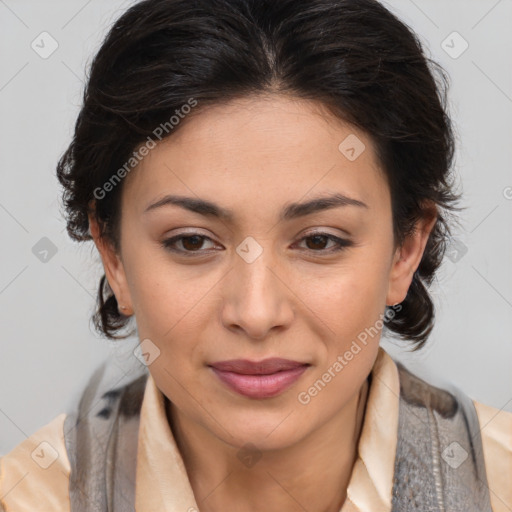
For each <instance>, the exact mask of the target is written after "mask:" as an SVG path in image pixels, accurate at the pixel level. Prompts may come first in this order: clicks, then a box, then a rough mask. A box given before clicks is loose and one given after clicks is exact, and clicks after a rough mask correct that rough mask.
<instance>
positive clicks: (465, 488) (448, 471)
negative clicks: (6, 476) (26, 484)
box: [64, 362, 492, 512]
mask: <svg viewBox="0 0 512 512" xmlns="http://www.w3.org/2000/svg"><path fill="white" fill-rule="evenodd" d="M397 366H398V371H399V377H400V400H399V418H398V440H397V448H396V454H395V470H394V482H393V493H392V512H413V511H417V512H420V511H421V512H455V511H460V512H492V509H491V505H490V498H489V491H488V488H487V477H486V471H485V464H484V458H483V451H482V441H481V436H480V428H479V423H478V418H477V415H476V410H475V408H474V405H473V402H472V400H471V399H470V398H469V397H468V396H466V395H465V394H464V393H462V392H461V391H459V390H458V389H457V388H455V387H451V388H450V391H447V390H444V389H440V388H436V387H434V386H432V385H431V384H428V383H427V382H425V381H424V380H422V379H420V378H418V377H417V376H415V375H414V374H412V373H411V372H409V371H408V370H407V369H406V368H405V367H404V366H402V365H401V364H400V363H397ZM139 370H140V371H139ZM139 370H137V372H136V374H133V373H132V374H131V377H130V378H129V380H128V381H127V382H124V383H120V382H121V380H122V377H121V379H120V376H122V374H121V373H119V370H116V368H115V365H112V364H107V362H105V363H104V364H103V365H102V366H100V367H99V368H98V369H97V370H96V372H95V373H94V374H93V376H92V377H91V379H90V381H89V383H88V384H87V386H86V387H85V390H84V392H83V394H82V397H81V399H80V401H79V404H78V407H77V408H76V410H75V411H73V412H72V413H70V414H68V415H67V417H66V420H65V423H64V438H65V443H66V450H67V453H68V457H69V461H70V464H71V474H70V480H69V494H70V501H71V512H86V511H87V512H91V511H94V512H107V511H108V512H133V511H134V510H135V470H136V463H137V440H138V427H139V419H140V409H141V404H142V399H143V395H144V390H145V386H146V382H147V377H148V375H149V373H148V370H147V368H146V367H145V366H143V365H142V364H141V365H140V369H139ZM169 484H170V485H172V482H170V483H169ZM138 512H153V511H138ZM375 512H381V511H375Z"/></svg>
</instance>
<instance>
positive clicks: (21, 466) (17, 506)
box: [0, 413, 70, 512]
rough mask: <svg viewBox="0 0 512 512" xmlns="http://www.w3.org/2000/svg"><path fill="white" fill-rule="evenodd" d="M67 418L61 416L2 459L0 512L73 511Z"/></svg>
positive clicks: (0, 469)
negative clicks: (70, 496) (66, 437)
mask: <svg viewBox="0 0 512 512" xmlns="http://www.w3.org/2000/svg"><path fill="white" fill-rule="evenodd" d="M66 416H67V415H66V413H62V414H59V415H58V416H57V417H55V418H54V419H53V420H52V421H50V422H49V423H48V424H46V425H45V426H43V427H41V428H40V429H39V430H37V431H36V432H35V433H34V434H32V435H31V436H30V437H28V438H27V439H25V440H24V441H23V442H21V443H20V444H19V445H17V446H16V447H14V448H13V449H12V450H11V451H10V452H9V453H7V454H6V455H4V456H2V457H1V458H0V510H3V511H5V512H11V511H12V512H14V511H16V512H25V511H26V512H28V511H32V510H52V511H54V512H61V511H66V512H67V511H69V510H70V504H69V494H68V484H69V474H70V464H69V459H68V455H67V452H66V445H65V441H64V421H65V419H66Z"/></svg>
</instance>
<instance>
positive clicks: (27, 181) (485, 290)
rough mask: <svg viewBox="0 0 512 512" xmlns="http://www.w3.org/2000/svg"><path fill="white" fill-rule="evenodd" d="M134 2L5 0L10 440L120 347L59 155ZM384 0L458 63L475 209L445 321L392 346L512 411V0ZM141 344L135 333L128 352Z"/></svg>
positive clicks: (3, 221)
mask: <svg viewBox="0 0 512 512" xmlns="http://www.w3.org/2000/svg"><path fill="white" fill-rule="evenodd" d="M131 3H132V2H126V1H125V2H121V1H109V2H99V1H93V2H91V1H85V0H79V1H76V0H73V1H70V0H66V1H64V0H62V1H54V2H48V1H41V0H37V1H36V0H31V1H28V0H19V1H14V0H5V2H1V3H0V48H1V64H2V65H1V66H0V112H1V117H0V141H1V147H2V151H0V172H1V184H2V186H1V188H0V226H1V230H2V231H1V234H2V237H1V238H2V253H1V254H2V265H1V269H0V311H1V313H0V315H1V326H2V342H1V356H0V386H1V390H2V391H1V400H0V413H1V414H0V432H1V436H0V454H4V453H7V452H8V451H10V450H11V449H12V448H13V447H14V446H16V445H17V444H18V443H20V442H21V441H23V439H25V437H26V436H29V435H30V434H32V433H34V432H35V431H36V430H37V429H39V428H40V427H42V426H43V425H45V424H46V423H48V422H49V421H51V420H52V419H53V418H54V417H55V416H57V415H58V414H60V413H61V412H66V411H68V409H69V407H71V406H72V404H74V402H75V400H76V399H77V398H78V394H79V392H80V390H81V389H82V387H83V386H84V384H85V382H86V381H87V380H88V378H89V376H90V375H91V373H92V372H93V370H94V368H95V367H96V366H97V365H98V364H99V363H100V362H101V361H103V360H104V359H105V358H106V357H107V356H108V355H111V354H114V355H115V356H116V357H117V352H116V351H115V349H114V348H113V347H114V344H113V342H110V341H107V340H105V339H101V338H100V337H98V336H97V335H96V334H95V333H94V331H93V328H92V324H91V323H90V321H89V317H90V316H91V314H92V313H93V310H94V306H95V298H96V289H97V284H98V281H99V278H100V277H101V274H102V268H101V263H100V260H99V257H98V256H97V254H96V252H95V251H96V249H95V248H94V246H93V245H92V243H88V244H84V245H83V246H82V247H81V246H80V245H79V244H77V243H74V242H72V241H71V240H70V239H69V238H68V236H67V233H66V230H65V222H64V219H63V217H62V215H61V212H60V186H59V184H58V182H57V179H56V177H55V166H56V163H57V160H58V158H59V157H60V155H61V154H62V152H63V151H64V150H65V148H66V147H67V145H68V144H69V142H70V140H71V135H72V129H73V126H74V122H75V119H76V115H77V113H78V110H79V106H80V102H81V94H82V88H83V83H82V81H83V79H84V76H85V75H84V73H85V69H86V66H87V64H88V63H89V62H90V60H91V59H92V57H93V55H94V53H95V51H96V50H97V49H98V47H99V44H100V42H101V40H102V38H103V36H104V35H105V33H106V31H107V29H108V28H109V26H110V25H111V23H112V22H113V21H114V20H115V19H116V18H117V17H118V16H119V15H120V14H121V13H122V12H123V11H124V10H125V9H126V8H127V7H128V6H129V5H130V4H131ZM386 5H387V6H388V7H389V8H390V9H391V10H392V11H394V12H396V13H397V14H398V15H399V17H401V19H402V20H403V21H405V22H406V23H407V24H408V25H409V26H411V27H412V28H413V29H414V30H415V31H416V32H417V33H418V34H419V35H420V37H421V39H422V41H423V43H424V45H425V48H426V51H427V55H428V56H430V57H432V58H433V59H434V60H436V61H438V62H439V63H440V64H441V65H443V67H444V68H445V69H446V71H447V72H448V74H449V76H450V79H451V88H450V91H449V93H450V110H451V115H452V117H453V120H454V123H455V127H456V135H457V140H458V148H457V155H456V165H455V168H456V171H457V173H458V180H459V182H460V186H461V187H462V191H463V193H464V200H463V206H465V207H466V210H465V211H464V212H463V213H462V214H461V216H460V218H461V226H462V228H461V229H460V230H459V231H458V232H457V233H456V237H455V238H456V241H455V242H454V244H453V248H452V249H453V250H451V252H450V258H451V259H450V258H447V259H446V261H445V263H444V264H443V267H442V270H441V272H440V273H439V276H438V279H437V281H436V282H435V283H434V286H433V288H432V293H433V295H434V299H435V303H436V307H437V323H436V327H435V329H434V331H433V333H432V335H431V338H430V340H429V342H428V344H427V346H426V348H425V349H423V350H421V351H420V352H416V353H408V352H406V351H404V349H402V348H400V344H397V343H393V344H392V343H390V342H388V341H385V340H384V341H383V346H384V347H385V348H386V349H387V350H388V351H389V352H390V353H391V354H392V355H393V356H394V357H396V358H397V359H399V360H402V361H403V362H404V363H405V364H406V365H407V366H408V367H409V368H411V369H412V370H413V371H416V372H417V373H418V374H420V375H422V376H424V377H428V378H430V379H431V381H432V382H451V383H453V384H455V385H456V386H458V387H460V388H461V389H462V390H464V391H465V392H466V393H467V394H469V395H470V396H471V397H473V398H474V399H476V400H478V401H480V402H483V403H486V404H488V405H492V406H494V407H497V408H500V409H502V408H503V409H505V410H508V411H512V372H511V366H512V336H511V334H510V333H511V332H512V270H511V267H512V266H511V263H512V229H511V228H512V222H511V219H512V173H511V162H512V144H511V140H510V136H511V133H512V130H511V128H512V79H511V74H512V68H511V66H510V55H511V54H512V34H511V32H510V26H511V20H512V2H510V1H505V2H496V1H495V0H485V1H484V0H478V1H475V0H473V1H467V0H450V1H448V2H447V1H441V0H436V1H434V0H430V1H422V2H421V6H420V3H419V2H413V1H412V0H393V1H388V2H386ZM44 31H46V32H48V33H49V34H50V35H51V37H52V38H53V39H54V40H55V41H57V43H58V48H57V49H56V50H55V52H54V53H53V54H51V55H50V56H49V57H48V58H42V57H41V56H40V55H39V54H38V53H36V51H34V50H33V48H32V47H31V44H32V42H33V41H35V43H34V45H38V47H39V51H40V52H42V51H49V50H50V49H51V44H54V43H52V41H51V39H49V38H48V36H40V34H41V33H42V32H44ZM454 31H456V32H458V33H459V34H460V35H461V36H462V38H463V39H464V40H465V41H467V43H468V45H469V46H468V48H467V49H466V50H465V51H464V52H463V53H462V54H461V55H460V56H457V58H454V56H455V55H456V54H457V53H459V52H460V50H461V48H462V46H461V45H462V44H463V40H462V39H460V38H459V36H453V35H451V36H450V34H452V33H453V32H454ZM449 36H450V37H449ZM42 37H44V38H46V39H45V40H44V41H45V42H44V43H41V38H42ZM447 38H448V39H447ZM443 41H446V42H445V43H444V45H445V46H446V45H448V47H449V49H448V48H447V49H448V51H449V52H451V53H452V56H450V55H449V54H448V53H447V52H446V51H445V50H444V49H443V47H442V44H443ZM42 250H48V251H49V252H48V255H47V261H41V259H40V258H41V254H42V253H41V251H42ZM53 252H54V254H53ZM136 344H137V340H136V339H132V340H131V341H128V342H125V343H124V347H125V348H124V353H126V354H128V355H129V354H130V351H131V350H133V348H134V347H135V346H136ZM119 360H120V361H122V359H119Z"/></svg>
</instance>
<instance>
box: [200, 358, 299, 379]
mask: <svg viewBox="0 0 512 512" xmlns="http://www.w3.org/2000/svg"><path fill="white" fill-rule="evenodd" d="M304 365H308V363H300V362H299V361H292V360H290V359H282V358H280V357H271V358H269V359H263V360H262V361H250V360H249V359H231V360H230V361H219V362H217V363H211V364H210V365H209V366H213V367H214V368H216V369H217V370H221V371H227V372H234V373H241V374H244V375H269V374H272V373H276V372H279V371H283V370H292V369H294V368H298V367H299V366H304Z"/></svg>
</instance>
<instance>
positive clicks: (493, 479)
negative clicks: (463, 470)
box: [473, 400, 512, 512]
mask: <svg viewBox="0 0 512 512" xmlns="http://www.w3.org/2000/svg"><path fill="white" fill-rule="evenodd" d="M473 404H474V405H475V409H476V412H477V415H478V422H479V425H480V432H481V435H482V445H483V451H484V459H485V468H486V472H487V482H488V485H489V489H490V491H491V492H490V495H491V503H492V509H493V511H494V512H509V511H510V510H511V509H512V412H507V411H503V410H500V409H497V408H495V407H491V406H489V405H485V404H482V403H479V402H477V401H475V400H474V401H473Z"/></svg>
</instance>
